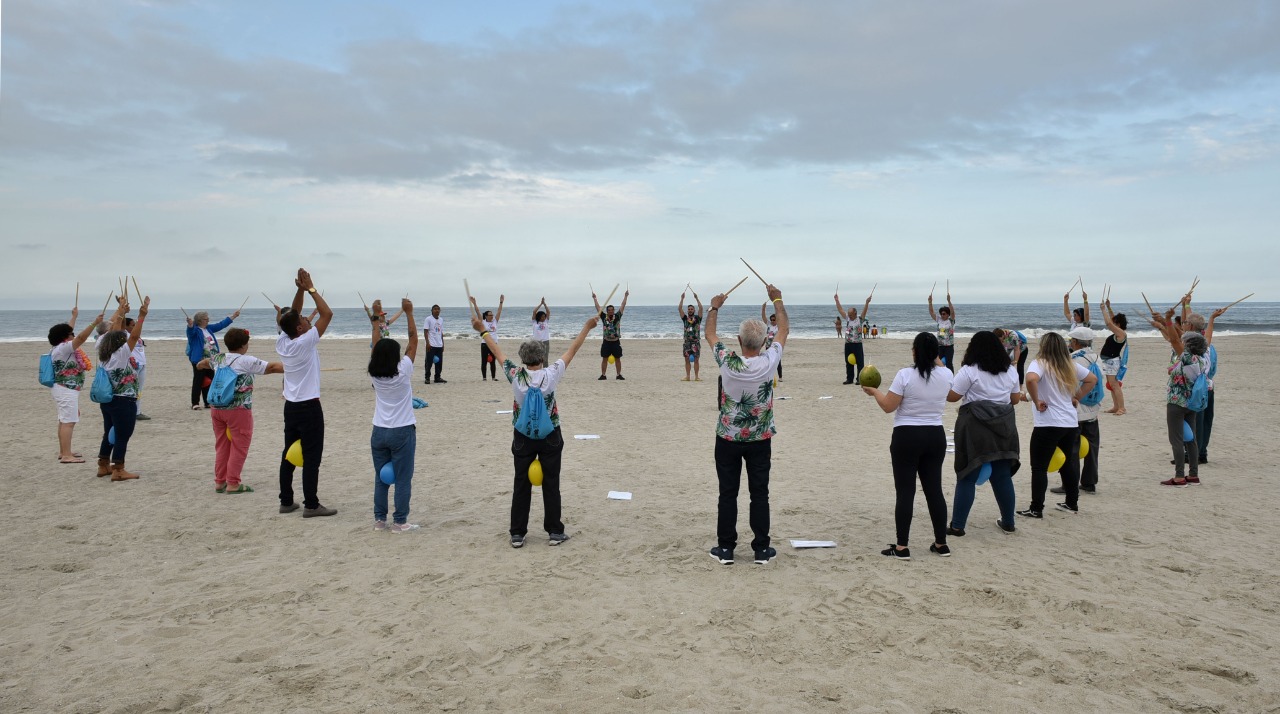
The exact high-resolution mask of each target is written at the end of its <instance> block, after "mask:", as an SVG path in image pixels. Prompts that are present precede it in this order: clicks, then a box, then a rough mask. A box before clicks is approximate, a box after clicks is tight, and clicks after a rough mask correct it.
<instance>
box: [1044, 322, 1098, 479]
mask: <svg viewBox="0 0 1280 714" xmlns="http://www.w3.org/2000/svg"><path fill="white" fill-rule="evenodd" d="M1093 338H1094V334H1093V330H1091V329H1089V328H1087V327H1077V328H1075V329H1073V330H1072V331H1071V332H1068V333H1067V349H1068V350H1070V351H1071V360H1072V361H1073V362H1075V363H1076V364H1078V365H1080V366H1081V367H1084V368H1085V369H1089V367H1090V366H1093V365H1097V367H1098V371H1099V372H1101V371H1102V365H1101V364H1100V362H1099V360H1100V358H1099V356H1098V354H1097V353H1095V352H1094V351H1093ZM1094 379H1095V382H1094V383H1095V384H1096V383H1097V382H1096V380H1097V375H1094ZM1090 391H1092V389H1091V390H1090ZM1087 394H1088V393H1087V392H1086V395H1087ZM1100 411H1102V401H1101V399H1100V398H1099V401H1098V403H1097V404H1085V400H1083V399H1080V400H1077V401H1076V423H1077V424H1078V425H1079V426H1080V438H1082V439H1084V440H1085V441H1086V442H1088V444H1089V453H1088V454H1086V455H1085V456H1084V457H1082V458H1081V461H1082V462H1083V463H1082V465H1081V466H1080V490H1081V491H1083V492H1084V493H1097V491H1098V458H1099V457H1100V456H1101V455H1102V441H1101V439H1102V437H1101V434H1100V432H1099V429H1098V412H1100ZM1049 491H1050V492H1051V493H1058V494H1065V493H1066V492H1067V491H1066V485H1065V484H1064V485H1062V486H1055V487H1053V488H1051V489H1049Z"/></svg>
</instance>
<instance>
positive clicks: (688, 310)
mask: <svg viewBox="0 0 1280 714" xmlns="http://www.w3.org/2000/svg"><path fill="white" fill-rule="evenodd" d="M690 291H692V288H690ZM693 299H694V302H697V303H698V312H697V313H695V312H694V311H693V305H687V306H685V308H684V310H685V311H684V312H680V309H681V308H680V306H681V305H684V293H680V302H678V303H676V313H677V314H678V315H680V322H681V323H682V324H683V325H684V349H683V350H682V351H681V353H682V354H683V355H684V380H683V381H685V382H688V381H689V368H690V367H692V368H693V378H694V380H695V381H698V382H701V381H702V377H699V376H698V369H699V368H700V367H701V366H702V349H701V347H702V335H701V334H699V333H701V332H702V300H700V299H699V298H698V293H696V292H695V293H693Z"/></svg>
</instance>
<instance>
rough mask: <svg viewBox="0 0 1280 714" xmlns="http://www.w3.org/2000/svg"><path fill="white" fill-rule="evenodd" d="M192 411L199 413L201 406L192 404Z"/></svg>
mask: <svg viewBox="0 0 1280 714" xmlns="http://www.w3.org/2000/svg"><path fill="white" fill-rule="evenodd" d="M191 411H193V412H198V411H200V405H199V404H192V405H191Z"/></svg>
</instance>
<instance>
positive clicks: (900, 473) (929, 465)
mask: <svg viewBox="0 0 1280 714" xmlns="http://www.w3.org/2000/svg"><path fill="white" fill-rule="evenodd" d="M889 455H890V456H891V457H892V459H893V487H894V490H895V491H897V495H898V499H897V503H896V505H895V506H894V509H893V520H894V522H895V523H896V525H897V527H898V545H900V546H903V547H906V546H907V545H909V543H908V542H907V541H908V539H910V537H911V517H912V516H913V515H914V511H915V502H916V479H917V478H919V479H920V489H921V490H922V491H924V500H925V503H927V504H929V520H930V521H931V522H932V523H933V542H934V543H939V544H942V543H946V542H947V499H946V496H943V495H942V462H943V461H944V460H946V457H947V433H946V431H945V430H943V428H942V426H941V425H938V426H895V427H894V428H893V439H892V440H891V441H890V442H889Z"/></svg>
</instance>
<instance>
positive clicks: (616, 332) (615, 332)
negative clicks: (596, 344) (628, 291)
mask: <svg viewBox="0 0 1280 714" xmlns="http://www.w3.org/2000/svg"><path fill="white" fill-rule="evenodd" d="M620 322H622V311H621V310H618V311H617V312H615V313H613V319H612V320H611V319H609V317H608V316H607V315H605V313H604V311H603V310H602V311H601V312H600V327H601V328H603V329H604V338H605V339H606V340H616V339H619V338H621V337H622V329H621V327H620V326H619V325H618V323H620Z"/></svg>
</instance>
